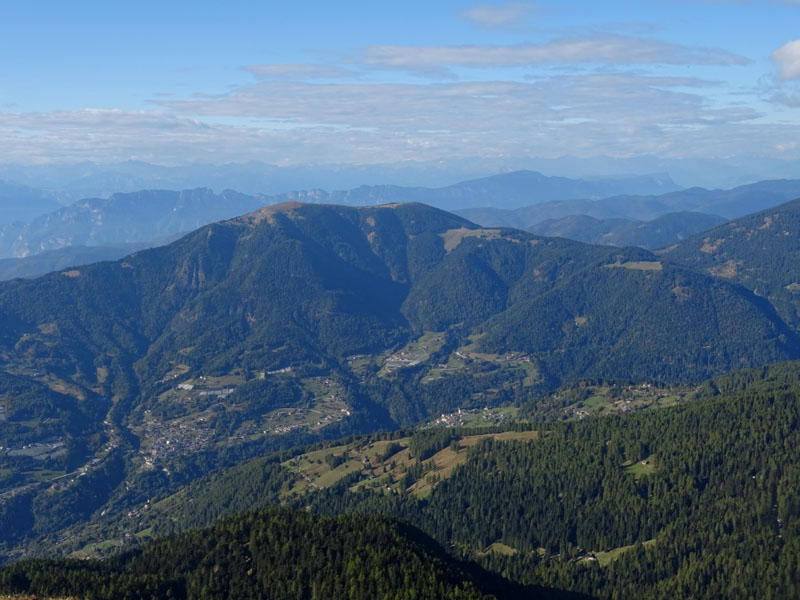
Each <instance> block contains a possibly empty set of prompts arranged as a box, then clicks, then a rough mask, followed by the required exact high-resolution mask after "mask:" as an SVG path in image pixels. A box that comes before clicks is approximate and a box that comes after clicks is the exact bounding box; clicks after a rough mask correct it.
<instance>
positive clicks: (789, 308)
mask: <svg viewBox="0 0 800 600" xmlns="http://www.w3.org/2000/svg"><path fill="white" fill-rule="evenodd" d="M663 256H664V258H666V259H667V260H670V261H673V262H677V263H681V264H684V265H686V266H688V267H691V268H692V269H697V270H699V271H705V272H707V273H709V274H711V275H714V276H715V277H718V278H720V279H723V280H728V281H732V282H736V283H738V284H740V285H742V286H744V287H746V288H748V289H750V290H753V292H754V293H755V294H757V295H758V296H761V297H763V298H766V299H767V300H769V302H770V303H771V304H772V305H774V306H775V308H776V310H777V311H778V313H779V314H780V315H781V317H782V318H783V319H784V320H785V321H786V322H787V323H789V324H791V325H792V327H794V328H797V327H798V326H800V200H793V201H791V202H787V203H785V204H781V205H780V206H776V207H774V208H770V209H768V210H765V211H761V212H759V213H755V214H752V215H748V216H746V217H741V218H739V219H736V220H734V221H731V222H729V223H726V224H724V225H720V226H719V227H716V228H714V229H711V230H709V231H706V232H703V233H700V234H697V235H695V236H693V237H691V238H690V239H687V240H684V241H683V242H680V243H679V244H677V245H675V246H674V247H671V248H667V249H666V251H665V252H664V253H663Z"/></svg>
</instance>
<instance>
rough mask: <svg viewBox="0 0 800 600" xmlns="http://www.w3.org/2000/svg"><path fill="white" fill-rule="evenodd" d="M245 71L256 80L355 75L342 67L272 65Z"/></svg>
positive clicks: (326, 77)
mask: <svg viewBox="0 0 800 600" xmlns="http://www.w3.org/2000/svg"><path fill="white" fill-rule="evenodd" d="M244 70H245V71H247V72H248V73H250V74H251V75H253V77H255V78H256V79H291V80H307V79H340V78H343V77H353V76H354V75H355V73H354V72H353V71H350V70H348V69H343V68H341V67H337V66H331V65H312V64H278V63H272V64H264V65H254V66H249V67H245V68H244Z"/></svg>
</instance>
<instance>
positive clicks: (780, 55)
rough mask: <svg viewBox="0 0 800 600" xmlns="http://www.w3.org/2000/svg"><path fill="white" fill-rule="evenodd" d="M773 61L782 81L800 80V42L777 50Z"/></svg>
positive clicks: (795, 41)
mask: <svg viewBox="0 0 800 600" xmlns="http://www.w3.org/2000/svg"><path fill="white" fill-rule="evenodd" d="M798 3H799V4H800V2H798ZM772 60H774V61H775V64H776V65H777V66H778V70H779V75H780V78H781V79H783V80H791V79H800V40H794V41H791V42H788V43H786V44H784V45H783V46H781V47H780V48H778V49H777V50H775V52H773V53H772Z"/></svg>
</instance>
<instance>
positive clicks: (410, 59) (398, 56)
mask: <svg viewBox="0 0 800 600" xmlns="http://www.w3.org/2000/svg"><path fill="white" fill-rule="evenodd" d="M362 60H363V62H364V63H365V64H366V65H368V66H370V67H373V68H386V69H403V70H408V71H426V70H432V69H445V68H448V67H466V68H490V67H524V66H532V65H553V64H562V63H563V64H575V63H595V64H598V63H599V64H613V65H634V64H640V65H641V64H669V65H676V64H678V65H684V64H685V65H743V64H747V63H748V62H749V61H748V59H747V58H745V57H742V56H739V55H736V54H733V53H732V52H728V51H727V50H723V49H718V48H690V47H687V46H681V45H678V44H671V43H667V42H661V41H657V40H652V39H644V38H635V37H626V36H612V35H607V36H595V37H583V38H562V39H557V40H553V41H550V42H545V43H541V44H516V45H505V46H501V45H493V46H490V45H467V46H369V47H368V48H366V49H365V51H364V55H363V59H362Z"/></svg>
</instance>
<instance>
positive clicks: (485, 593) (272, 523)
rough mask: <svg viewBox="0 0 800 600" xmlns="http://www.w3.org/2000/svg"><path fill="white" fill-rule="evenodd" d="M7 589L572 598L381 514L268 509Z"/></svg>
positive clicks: (101, 595) (48, 564) (8, 575)
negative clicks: (502, 572)
mask: <svg viewBox="0 0 800 600" xmlns="http://www.w3.org/2000/svg"><path fill="white" fill-rule="evenodd" d="M0 590H2V591H5V592H10V593H34V594H37V595H50V596H56V595H58V596H66V595H69V596H76V597H90V598H97V599H107V600H117V599H119V598H127V599H130V600H135V599H136V600H138V599H141V600H145V599H147V600H149V599H150V598H175V599H176V600H177V599H181V598H183V599H187V600H188V599H196V600H205V599H211V598H215V599H226V598H227V599H230V600H242V599H244V598H274V599H286V600H289V599H297V600H301V599H308V600H337V599H343V600H344V599H357V598H363V599H364V600H380V599H387V600H389V599H395V598H419V599H421V600H422V599H428V600H439V599H442V600H447V599H453V600H456V599H458V600H491V599H501V598H507V599H508V600H511V599H512V598H514V599H516V598H530V599H535V598H542V599H545V598H572V597H577V595H572V594H558V593H555V592H547V591H546V590H542V589H537V588H534V587H527V588H526V587H525V586H521V585H514V584H512V583H510V582H508V581H504V580H503V579H501V578H500V577H498V576H493V575H490V574H489V573H487V572H485V571H483V569H481V568H480V567H478V566H477V565H475V564H471V563H466V562H463V563H462V562H458V561H456V560H455V559H453V558H452V557H450V556H448V555H447V554H446V553H445V552H444V551H443V550H442V549H441V548H440V547H439V546H438V545H437V544H436V542H434V541H433V540H432V539H430V538H428V537H427V536H426V535H424V534H422V533H421V532H420V531H418V530H416V529H414V528H413V527H410V526H408V525H404V524H402V523H399V522H396V521H393V520H390V519H384V518H379V517H366V518H364V517H353V516H351V517H338V518H327V517H320V516H316V515H312V514H308V513H304V512H296V511H288V510H275V509H273V510H264V511H261V512H258V513H253V514H247V515H241V516H237V517H234V518H230V519H227V520H226V521H222V522H220V523H218V524H216V525H215V526H214V527H211V528H209V529H206V530H202V531H196V532H192V533H186V534H183V535H180V536H177V537H175V538H171V539H167V540H163V541H159V542H154V543H151V544H149V545H147V546H146V547H144V548H142V549H140V550H136V551H133V552H129V553H126V554H122V555H119V556H116V557H114V558H111V559H109V560H106V561H104V562H99V561H43V560H38V561H30V562H22V563H19V564H16V565H14V566H11V567H7V568H5V569H3V570H0Z"/></svg>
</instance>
